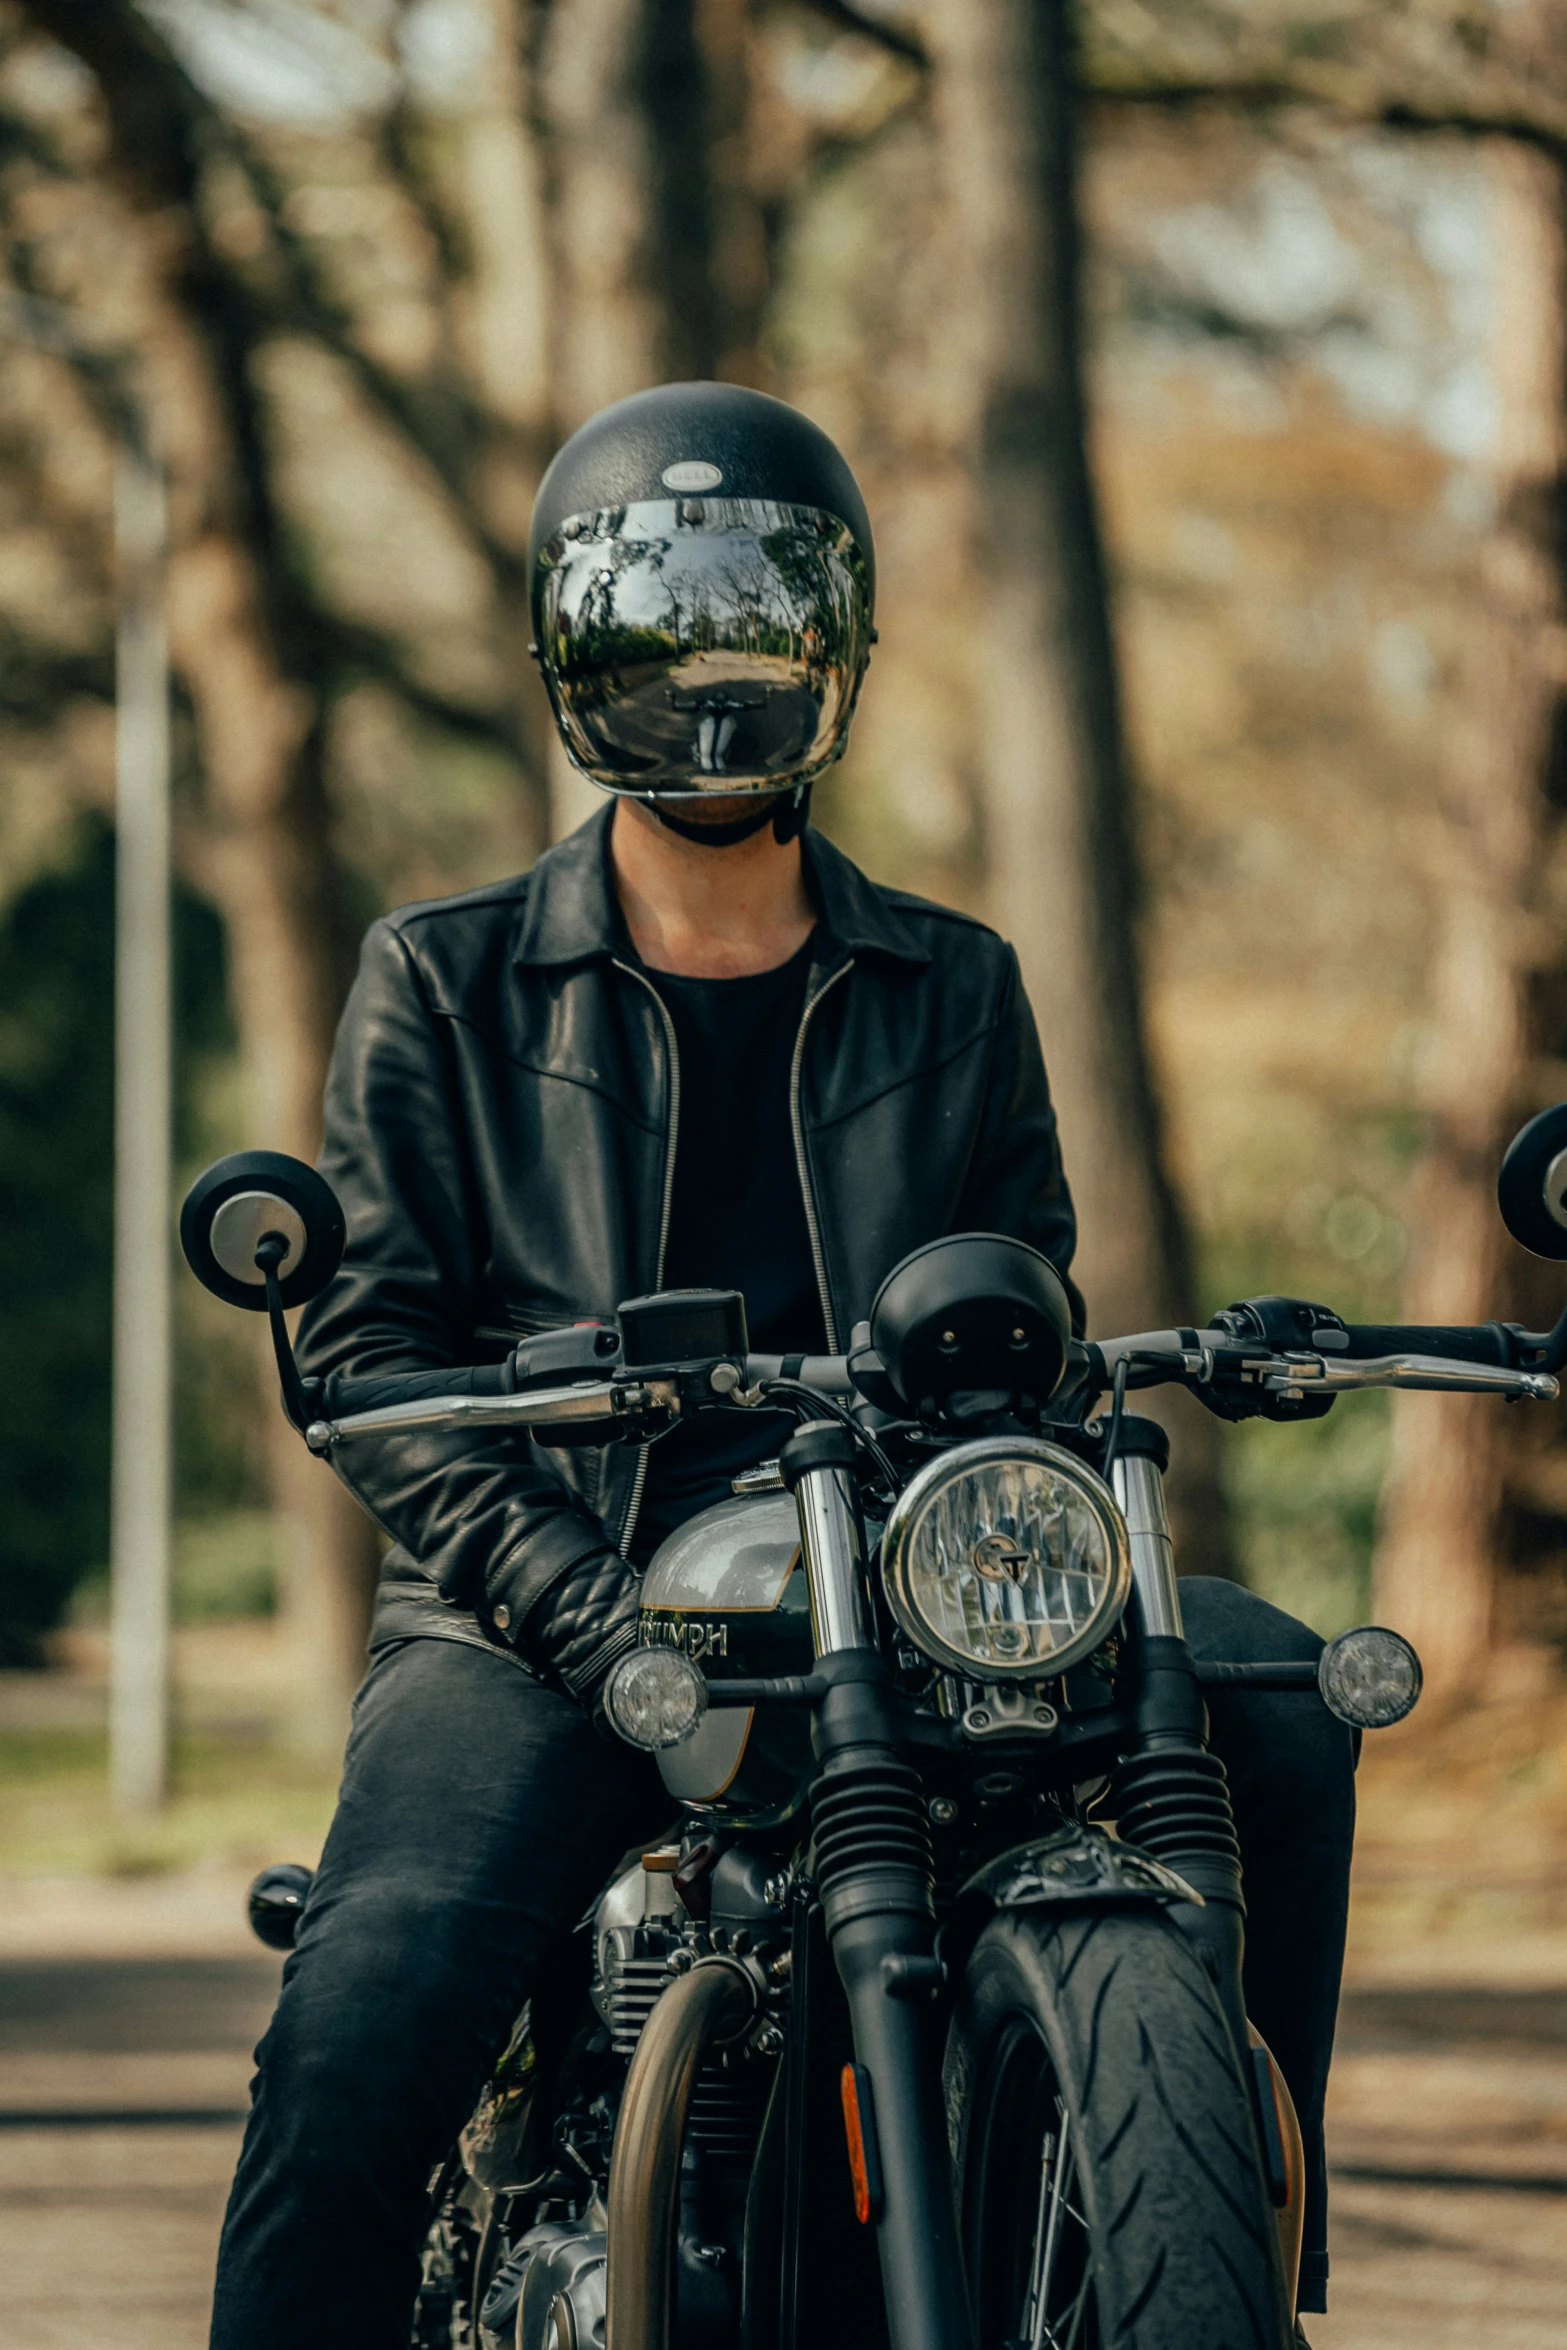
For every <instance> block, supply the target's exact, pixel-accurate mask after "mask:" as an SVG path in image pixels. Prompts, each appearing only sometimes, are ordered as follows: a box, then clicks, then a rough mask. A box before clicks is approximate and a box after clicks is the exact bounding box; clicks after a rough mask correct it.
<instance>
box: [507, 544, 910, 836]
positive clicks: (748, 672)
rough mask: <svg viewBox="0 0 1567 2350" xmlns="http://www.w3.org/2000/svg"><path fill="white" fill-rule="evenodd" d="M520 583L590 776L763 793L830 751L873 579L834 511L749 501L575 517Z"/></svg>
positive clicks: (798, 779) (849, 690)
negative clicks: (529, 584) (530, 588)
mask: <svg viewBox="0 0 1567 2350" xmlns="http://www.w3.org/2000/svg"><path fill="white" fill-rule="evenodd" d="M534 596H535V619H536V622H537V627H538V640H539V652H540V658H541V661H542V664H543V669H544V677H545V682H546V684H547V685H548V687H549V693H550V700H551V702H552V703H553V705H554V709H555V716H556V719H557V721H558V722H559V725H560V729H561V733H562V735H563V736H564V738H565V742H566V748H567V750H568V752H569V753H570V755H571V758H572V760H573V762H574V764H575V765H576V766H578V767H580V768H581V769H582V770H583V771H584V773H585V774H587V775H590V776H592V778H593V780H594V781H595V782H596V783H601V784H604V785H606V786H608V787H609V788H610V789H611V790H615V791H629V792H641V793H649V792H658V793H668V794H670V795H671V796H687V797H697V796H700V794H702V793H703V792H734V791H777V790H778V789H779V788H780V787H781V786H782V785H784V784H789V783H805V782H809V781H810V779H811V777H812V776H814V775H818V774H819V773H820V772H821V770H822V769H823V768H824V767H825V766H827V765H828V764H829V762H830V761H831V760H833V759H835V758H836V757H837V756H838V754H839V752H840V751H841V750H842V748H843V745H844V740H845V738H846V735H847V732H848V725H849V719H850V717H851V716H852V714H853V710H854V703H855V697H856V695H857V694H858V692H859V687H860V680H861V678H862V676H863V674H864V670H865V663H866V661H867V659H868V658H869V655H870V638H871V628H870V592H869V584H868V581H867V578H866V572H865V564H864V559H863V557H862V556H861V554H860V550H859V548H858V546H857V545H856V543H855V541H854V538H853V536H852V534H851V532H850V531H849V529H848V527H847V526H846V525H845V524H844V523H842V522H840V521H839V520H838V519H837V517H836V516H835V515H831V514H825V513H823V512H821V511H820V510H819V509H817V508H816V507H812V506H782V505H776V504H773V503H771V502H770V501H767V500H763V499H757V498H669V499H655V500H649V501H647V502H646V503H644V504H640V505H633V506H618V507H607V508H605V509H603V510H602V511H601V512H599V513H597V514H587V515H574V516H573V517H572V518H571V519H570V520H569V521H567V522H566V523H564V524H563V525H562V526H561V528H560V530H559V531H558V532H557V533H556V535H555V537H554V538H552V539H551V540H550V541H549V542H548V544H547V545H546V546H545V547H544V549H543V550H542V552H541V554H540V557H539V565H538V572H537V576H536V580H535V589H534Z"/></svg>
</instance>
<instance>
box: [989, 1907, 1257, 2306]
mask: <svg viewBox="0 0 1567 2350" xmlns="http://www.w3.org/2000/svg"><path fill="white" fill-rule="evenodd" d="M945 2088H946V2109H947V2113H948V2116H949V2126H950V2128H951V2131H952V2139H953V2158H954V2168H955V2179H956V2188H957V2196H958V2213H959V2226H960V2230H961V2238H962V2246H963V2260H964V2269H965V2273H966V2275H967V2277H968V2280H969V2295H970V2300H971V2303H972V2306H973V2312H974V2335H975V2341H976V2344H977V2350H1195V2346H1196V2345H1199V2344H1200V2345H1201V2350H1282V2346H1283V2345H1285V2344H1287V2343H1288V2342H1289V2341H1290V2340H1291V2331H1292V2326H1291V2320H1290V2319H1289V2318H1288V2317H1287V2316H1286V2314H1285V2303H1284V2287H1283V2282H1282V2277H1281V2273H1280V2267H1279V2255H1278V2249H1277V2232H1276V2228H1275V2224H1274V2216H1273V2212H1272V2210H1271V2208H1270V2206H1269V2204H1268V2201H1267V2196H1266V2190H1265V2188H1264V2185H1263V2180H1262V2177H1261V2172H1260V2168H1259V2164H1258V2160H1257V2155H1256V2152H1255V2146H1254V2137H1253V2128H1252V2121H1251V2115H1250V2112H1249V2110H1248V2107H1247V2102H1246V2094H1245V2091H1244V2089H1243V2088H1242V2086H1241V2080H1240V2075H1239V2072H1238V2070H1237V2067H1236V2063H1235V2057H1234V2054H1233V2051H1232V2049H1231V2045H1230V2039H1229V2034H1228V2031H1227V2029H1226V2026H1225V2023H1224V2018H1223V2016H1222V2014H1221V2012H1220V2009H1219V2004H1218V2000H1217V1997H1216V1996H1215V1993H1214V1990H1213V1987H1212V1984H1211V1983H1210V1982H1209V1979H1208V1977H1207V1975H1206V1974H1205V1972H1204V1971H1203V1968H1202V1965H1201V1963H1200V1961H1199V1959H1198V1957H1197V1954H1196V1952H1195V1951H1194V1950H1193V1949H1192V1946H1191V1944H1190V1943H1189V1942H1188V1941H1187V1940H1186V1937H1185V1936H1184V1935H1183V1934H1182V1933H1181V1931H1180V1929H1179V1927H1178V1926H1175V1925H1173V1924H1172V1923H1171V1922H1170V1921H1169V1920H1168V1919H1167V1918H1165V1917H1163V1916H1159V1915H1155V1914H1152V1913H1148V1912H1140V1911H1130V1912H1128V1911H1113V1912H1109V1913H1106V1914H1087V1915H1074V1916H1070V1917H1067V1918H1064V1919H1061V1920H1060V1921H1058V1922H1052V1921H1051V1920H1050V1919H1049V1918H1048V1917H1046V1916H1041V1915H1040V1914H1039V1913H1037V1912H1036V1913H1032V1914H1031V1913H1028V1912H1009V1913H1003V1914H1002V1915H1001V1916H999V1917H996V1918H994V1919H992V1921H991V1923H990V1924H989V1925H988V1926H987V1927H986V1929H985V1931H984V1932H983V1933H982V1934H981V1935H980V1937H979V1940H978V1941H977V1942H976V1943H975V1945H974V1948H973V1951H972V1952H971V1954H970V1957H969V1962H968V1966H967V1969H966V1971H965V1974H964V1979H963V1984H962V1988H961V1991H960V1994H959V1998H958V2004H957V2010H956V2013H955V2015H954V2017H953V2022H952V2029H951V2033H950V2035H949V2038H948V2042H947V2054H946V2064H945Z"/></svg>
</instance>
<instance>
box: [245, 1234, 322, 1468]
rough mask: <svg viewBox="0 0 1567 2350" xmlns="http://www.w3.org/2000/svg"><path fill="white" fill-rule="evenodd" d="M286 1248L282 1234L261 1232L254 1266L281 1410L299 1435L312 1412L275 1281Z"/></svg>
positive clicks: (281, 1293)
mask: <svg viewBox="0 0 1567 2350" xmlns="http://www.w3.org/2000/svg"><path fill="white" fill-rule="evenodd" d="M289 1247H290V1243H289V1241H288V1240H287V1238H286V1237H285V1235H284V1234H283V1233H281V1232H265V1233H263V1234H262V1236H261V1239H260V1241H259V1242H258V1244H257V1247H256V1267H257V1270H258V1271H259V1272H260V1274H261V1277H262V1279H263V1281H264V1282H265V1283H266V1289H267V1322H268V1325H269V1327H270V1329H271V1332H272V1352H273V1354H274V1355H275V1356H276V1358H277V1375H278V1378H279V1379H280V1381H281V1382H282V1387H283V1409H284V1411H285V1412H286V1413H287V1415H288V1420H289V1424H290V1426H291V1427H293V1428H296V1429H297V1430H298V1431H299V1433H300V1435H301V1436H303V1435H304V1433H305V1430H306V1428H308V1426H309V1425H310V1422H311V1420H312V1419H313V1418H314V1417H315V1415H314V1413H313V1412H312V1411H311V1410H310V1409H309V1407H308V1405H307V1403H306V1400H305V1383H304V1381H303V1380H302V1379H301V1378H300V1376H299V1365H298V1364H297V1363H296V1362H295V1360H294V1349H293V1347H292V1345H291V1344H290V1343H289V1336H288V1324H287V1323H286V1322H285V1321H284V1319H283V1292H282V1288H281V1286H280V1285H279V1282H278V1267H279V1266H280V1265H281V1264H282V1262H283V1260H284V1258H285V1257H286V1256H287V1255H288V1252H289Z"/></svg>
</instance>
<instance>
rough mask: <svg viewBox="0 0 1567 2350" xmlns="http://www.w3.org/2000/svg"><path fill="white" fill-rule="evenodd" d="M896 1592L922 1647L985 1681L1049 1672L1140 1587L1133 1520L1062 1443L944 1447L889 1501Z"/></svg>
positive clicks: (1088, 1641)
mask: <svg viewBox="0 0 1567 2350" xmlns="http://www.w3.org/2000/svg"><path fill="white" fill-rule="evenodd" d="M882 1561H883V1571H884V1579H885V1582H886V1588H887V1598H888V1602H889V1604H890V1606H891V1608H892V1612H893V1614H894V1615H895V1616H896V1617H897V1619H898V1622H899V1624H900V1625H901V1626H902V1628H903V1630H904V1631H905V1632H906V1633H907V1634H908V1636H909V1638H910V1639H911V1640H912V1641H914V1642H915V1643H916V1645H917V1646H918V1647H919V1648H921V1649H922V1650H923V1651H924V1653H925V1654H926V1655H927V1656H929V1657H932V1658H934V1659H935V1661H936V1662H937V1663H938V1664H940V1665H944V1666H945V1667H946V1668H947V1670H948V1671H949V1672H954V1673H962V1674H964V1675H965V1676H966V1677H968V1678H971V1679H974V1680H979V1681H1046V1680H1051V1679H1053V1678H1054V1677H1055V1676H1056V1675H1057V1674H1058V1673H1063V1672H1065V1671H1066V1669H1067V1667H1068V1666H1069V1665H1073V1664H1076V1663H1077V1662H1078V1660H1079V1658H1081V1657H1085V1656H1087V1655H1088V1654H1089V1653H1090V1652H1091V1651H1092V1650H1093V1649H1096V1648H1098V1647H1099V1646H1100V1644H1101V1643H1102V1642H1103V1641H1104V1640H1105V1639H1106V1638H1107V1636H1108V1635H1109V1633H1110V1632H1111V1630H1112V1629H1113V1628H1114V1625H1115V1623H1116V1620H1117V1618H1118V1617H1119V1615H1120V1613H1121V1610H1122V1609H1123V1608H1124V1607H1125V1605H1126V1598H1127V1593H1128V1591H1129V1589H1130V1587H1131V1577H1132V1564H1131V1551H1130V1547H1129V1544H1128V1541H1127V1534H1126V1522H1125V1520H1124V1519H1123V1518H1122V1516H1121V1513H1120V1511H1119V1509H1118V1508H1117V1507H1116V1503H1115V1497H1114V1495H1113V1494H1112V1493H1111V1491H1110V1489H1109V1487H1108V1486H1107V1485H1106V1484H1105V1483H1104V1481H1103V1479H1102V1478H1100V1477H1096V1476H1095V1475H1094V1473H1093V1471H1092V1470H1091V1469H1089V1468H1086V1467H1085V1466H1084V1464H1083V1463H1082V1462H1081V1461H1079V1460H1076V1459H1074V1458H1073V1456H1072V1454H1071V1453H1069V1452H1066V1451H1064V1450H1063V1449H1062V1448H1061V1447H1060V1446H1059V1445H1055V1444H1046V1443H1043V1442H1041V1441H1039V1440H1037V1439H1033V1438H1028V1437H994V1438H986V1439H984V1440H983V1441H981V1442H979V1443H977V1444H964V1445H959V1446H957V1447H955V1448H954V1450H953V1451H951V1452H946V1453H942V1454H941V1455H940V1456H939V1457H938V1458H937V1459H936V1460H933V1461H931V1462H930V1463H929V1465H928V1466H927V1467H925V1468H923V1469H921V1471H920V1473H919V1475H918V1476H917V1477H915V1478H914V1479H913V1480H912V1482H911V1483H910V1484H908V1485H907V1486H905V1488H904V1490H903V1492H902V1493H901V1494H900V1495H899V1496H898V1499H897V1501H896V1502H895V1503H894V1504H893V1509H892V1514H891V1516H890V1517H889V1519H888V1521H887V1529H886V1533H885V1535H884V1536H883V1539H882Z"/></svg>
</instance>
